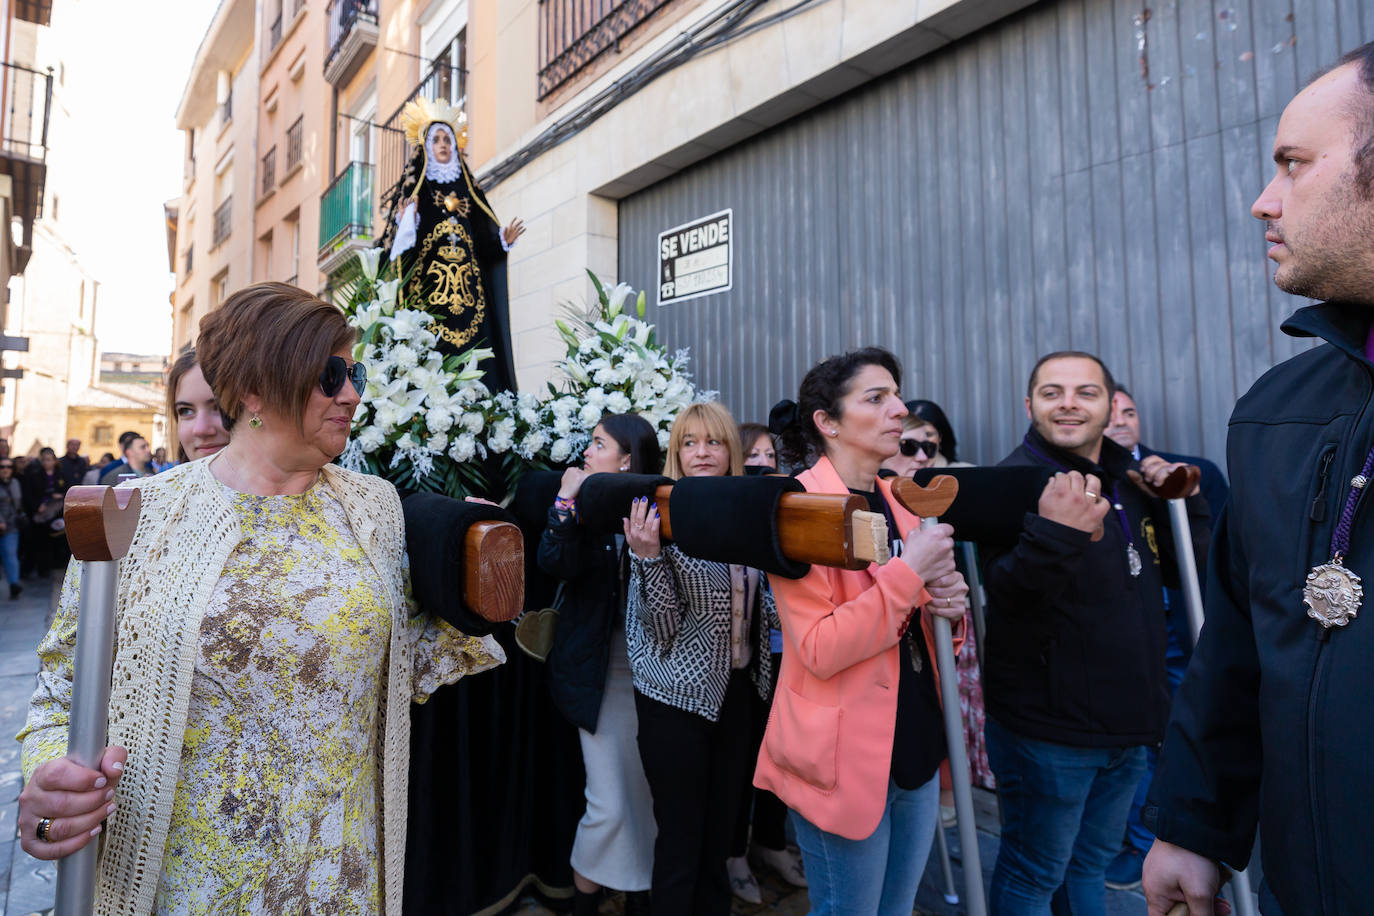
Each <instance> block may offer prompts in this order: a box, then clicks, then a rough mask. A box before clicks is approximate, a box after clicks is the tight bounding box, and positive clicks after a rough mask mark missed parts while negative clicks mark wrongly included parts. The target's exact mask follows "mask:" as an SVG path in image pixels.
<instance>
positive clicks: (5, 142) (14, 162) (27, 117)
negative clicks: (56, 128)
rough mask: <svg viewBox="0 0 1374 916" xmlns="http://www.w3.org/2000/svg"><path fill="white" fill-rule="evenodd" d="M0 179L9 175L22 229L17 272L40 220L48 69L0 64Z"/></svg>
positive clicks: (49, 95) (44, 180) (49, 105)
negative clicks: (1, 104)
mask: <svg viewBox="0 0 1374 916" xmlns="http://www.w3.org/2000/svg"><path fill="white" fill-rule="evenodd" d="M0 99H3V107H0V175H8V176H10V180H11V182H12V188H13V195H14V209H13V213H14V215H15V216H17V217H19V218H20V221H21V223H22V225H23V235H22V242H21V243H20V247H21V248H22V249H23V250H22V251H21V252H20V254H19V260H18V261H17V262H16V265H15V266H16V268H17V271H22V270H23V267H24V264H26V263H27V261H28V254H27V252H28V251H30V250H32V247H33V223H34V220H36V219H38V218H39V217H41V216H42V215H43V188H44V186H45V184H46V183H47V175H48V167H47V159H48V116H49V112H50V111H51V109H52V70H48V71H47V72H45V73H40V72H39V71H37V70H32V69H30V68H28V67H25V66H22V65H20V64H10V63H6V64H3V65H0Z"/></svg>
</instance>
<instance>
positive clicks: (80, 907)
mask: <svg viewBox="0 0 1374 916" xmlns="http://www.w3.org/2000/svg"><path fill="white" fill-rule="evenodd" d="M118 574H119V562H118V561H117V560H105V561H91V560H88V561H86V563H85V565H84V566H83V567H82V569H81V610H80V614H81V616H80V617H79V618H78V620H77V625H76V654H75V662H74V677H73V681H72V709H71V726H70V729H69V735H68V739H67V757H68V758H69V759H70V760H72V761H73V762H75V763H79V764H80V765H82V766H84V767H90V768H91V769H93V770H99V769H100V758H101V755H102V754H104V752H105V737H106V724H107V722H108V718H109V709H110V674H111V669H112V668H113V665H114V636H115V620H114V606H115V585H116V583H117V581H118ZM99 851H100V842H99V840H93V841H91V842H90V843H87V844H86V845H85V846H84V847H82V848H81V849H79V850H78V851H76V852H74V853H72V854H71V855H69V856H67V857H66V858H64V859H61V860H60V861H59V862H58V863H57V900H56V906H55V907H54V909H53V913H54V916H89V914H90V913H91V910H92V909H93V908H94V907H95V868H96V863H97V860H98V858H99Z"/></svg>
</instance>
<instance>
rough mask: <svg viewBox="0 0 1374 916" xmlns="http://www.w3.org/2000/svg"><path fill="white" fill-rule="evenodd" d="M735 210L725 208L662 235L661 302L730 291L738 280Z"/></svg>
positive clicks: (659, 290) (660, 258) (659, 287)
mask: <svg viewBox="0 0 1374 916" xmlns="http://www.w3.org/2000/svg"><path fill="white" fill-rule="evenodd" d="M733 220H734V211H733V210H721V211H720V212H719V213H712V214H711V215H710V216H706V217H703V218H701V219H698V220H693V221H692V222H690V223H686V224H684V225H681V226H677V227H675V228H672V229H669V230H668V231H667V232H661V233H659V236H658V304H659V305H660V306H663V305H669V304H671V303H674V302H682V301H684V300H687V299H696V298H697V297H699V296H710V295H712V294H713V293H724V292H728V291H729V289H730V286H731V284H732V283H733V281H734V237H735V233H734V225H733Z"/></svg>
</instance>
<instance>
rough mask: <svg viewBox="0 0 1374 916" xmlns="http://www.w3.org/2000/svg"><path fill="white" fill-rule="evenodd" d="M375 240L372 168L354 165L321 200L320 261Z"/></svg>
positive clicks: (369, 164)
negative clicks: (355, 241) (355, 244)
mask: <svg viewBox="0 0 1374 916" xmlns="http://www.w3.org/2000/svg"><path fill="white" fill-rule="evenodd" d="M371 237H372V164H371V163H368V162H350V163H349V164H348V168H346V169H344V170H343V171H342V172H340V173H339V177H338V178H335V179H334V181H333V183H331V184H330V185H329V188H328V190H326V191H325V192H324V195H323V196H322V197H321V198H320V252H319V256H320V259H321V260H323V259H324V258H326V257H328V256H329V255H330V254H332V253H333V252H334V251H336V250H337V249H339V248H340V247H342V245H344V244H345V243H347V242H349V241H351V240H353V239H366V238H371Z"/></svg>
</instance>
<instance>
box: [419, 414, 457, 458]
mask: <svg viewBox="0 0 1374 916" xmlns="http://www.w3.org/2000/svg"><path fill="white" fill-rule="evenodd" d="M425 426H428V427H429V431H430V432H431V433H446V432H448V431H449V430H450V429H451V428H452V427H453V414H451V413H449V412H448V411H447V410H445V409H444V408H442V407H431V408H430V409H429V411H428V412H426V413H425ZM439 451H443V448H442V447H441V448H440V449H439Z"/></svg>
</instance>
